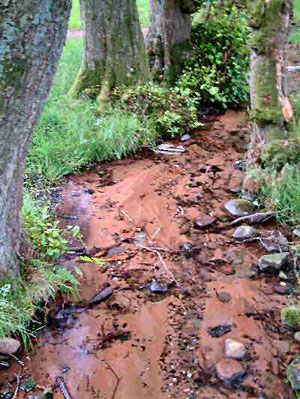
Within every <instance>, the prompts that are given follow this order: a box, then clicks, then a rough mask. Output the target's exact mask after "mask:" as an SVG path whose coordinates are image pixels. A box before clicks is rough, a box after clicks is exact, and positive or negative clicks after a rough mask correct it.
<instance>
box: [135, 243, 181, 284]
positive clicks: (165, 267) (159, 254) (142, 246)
mask: <svg viewBox="0 0 300 399" xmlns="http://www.w3.org/2000/svg"><path fill="white" fill-rule="evenodd" d="M139 247H141V248H142V249H145V250H146V251H150V252H154V253H155V254H156V255H157V256H158V258H159V260H160V263H161V264H162V265H163V267H164V269H165V271H166V272H167V273H168V274H169V275H170V276H171V278H172V280H173V281H174V282H175V283H176V284H177V285H178V286H179V287H180V283H179V282H178V281H177V280H176V278H175V276H174V274H173V273H172V272H171V270H169V268H168V266H167V265H166V262H165V261H164V260H163V257H162V256H161V253H160V252H159V251H158V250H157V249H154V248H149V247H145V246H144V245H139Z"/></svg>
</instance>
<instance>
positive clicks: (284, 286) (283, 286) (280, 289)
mask: <svg viewBox="0 0 300 399" xmlns="http://www.w3.org/2000/svg"><path fill="white" fill-rule="evenodd" d="M274 291H275V292H276V293H277V294H279V295H290V294H291V293H292V291H293V286H292V284H290V283H285V282H283V281H282V282H281V283H279V284H276V285H275V287H274Z"/></svg>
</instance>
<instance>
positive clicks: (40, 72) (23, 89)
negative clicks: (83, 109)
mask: <svg viewBox="0 0 300 399" xmlns="http://www.w3.org/2000/svg"><path fill="white" fill-rule="evenodd" d="M70 9H71V0H23V1H20V0H10V1H7V0H4V2H3V1H2V3H1V6H0V278H3V277H6V276H8V275H17V274H18V273H19V260H20V258H24V257H25V256H26V255H27V254H28V251H29V250H28V249H29V248H30V245H29V243H28V242H27V240H26V238H25V233H24V223H23V217H22V205H23V186H24V166H25V162H26V157H27V151H28V145H29V143H30V139H31V136H32V133H33V131H34V129H35V127H36V125H37V122H38V120H39V116H40V114H41V111H42V109H43V107H44V104H45V101H46V99H47V97H48V93H49V90H50V88H51V85H52V81H53V77H54V73H55V70H56V65H57V62H58V59H59V56H60V53H61V50H62V47H63V43H64V40H65V37H66V33H67V22H68V18H69V14H70Z"/></svg>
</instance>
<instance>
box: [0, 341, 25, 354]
mask: <svg viewBox="0 0 300 399" xmlns="http://www.w3.org/2000/svg"><path fill="white" fill-rule="evenodd" d="M20 347H21V344H20V342H19V341H17V340H16V339H13V338H0V353H4V354H6V355H13V354H14V353H16V352H18V350H19V349H20Z"/></svg>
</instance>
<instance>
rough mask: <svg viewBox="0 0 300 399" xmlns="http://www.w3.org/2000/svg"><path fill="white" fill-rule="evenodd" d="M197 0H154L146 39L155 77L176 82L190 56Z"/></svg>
mask: <svg viewBox="0 0 300 399" xmlns="http://www.w3.org/2000/svg"><path fill="white" fill-rule="evenodd" d="M194 8H195V7H194V1H193V0H150V30H149V33H148V35H147V38H146V47H147V52H148V55H149V58H150V67H151V72H152V76H153V77H154V78H157V77H159V76H161V77H162V78H163V79H164V80H165V81H166V82H168V83H173V82H174V81H175V79H176V77H177V76H178V75H179V74H180V72H181V70H182V67H183V63H184V60H185V59H186V58H187V57H188V56H189V55H190V53H191V50H192V46H191V13H192V12H193V11H194Z"/></svg>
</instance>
